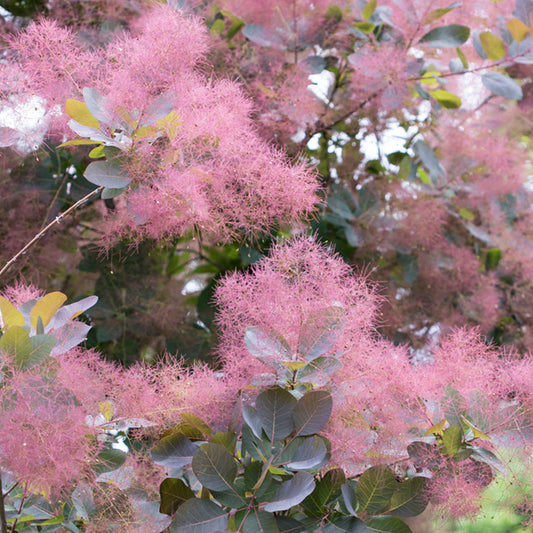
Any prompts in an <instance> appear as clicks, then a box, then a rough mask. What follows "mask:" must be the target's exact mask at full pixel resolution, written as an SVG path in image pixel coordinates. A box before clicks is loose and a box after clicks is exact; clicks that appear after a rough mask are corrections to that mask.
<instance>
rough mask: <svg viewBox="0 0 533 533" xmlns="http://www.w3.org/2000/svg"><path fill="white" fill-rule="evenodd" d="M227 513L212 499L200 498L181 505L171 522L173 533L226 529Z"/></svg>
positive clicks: (211, 532) (206, 532)
mask: <svg viewBox="0 0 533 533" xmlns="http://www.w3.org/2000/svg"><path fill="white" fill-rule="evenodd" d="M227 523H228V516H227V514H226V513H225V512H224V511H223V510H222V509H221V508H220V507H219V506H218V505H217V504H215V503H213V502H212V501H210V500H203V499H202V500H200V499H198V498H195V499H191V500H187V501H186V502H185V503H183V504H182V505H180V507H179V509H178V511H177V512H176V514H175V515H174V520H172V523H171V524H170V528H169V529H170V532H171V533H215V532H216V531H224V530H225V529H226V525H227Z"/></svg>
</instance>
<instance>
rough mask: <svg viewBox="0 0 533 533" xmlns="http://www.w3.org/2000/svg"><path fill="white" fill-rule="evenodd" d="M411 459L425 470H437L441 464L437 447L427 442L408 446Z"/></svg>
mask: <svg viewBox="0 0 533 533" xmlns="http://www.w3.org/2000/svg"><path fill="white" fill-rule="evenodd" d="M407 453H408V454H409V457H410V458H411V459H412V460H413V461H414V462H415V463H416V464H417V465H419V466H421V467H423V468H437V467H438V466H439V464H440V461H439V458H438V452H437V450H436V449H435V446H433V445H431V444H428V443H427V442H421V441H416V442H412V443H411V444H409V446H407Z"/></svg>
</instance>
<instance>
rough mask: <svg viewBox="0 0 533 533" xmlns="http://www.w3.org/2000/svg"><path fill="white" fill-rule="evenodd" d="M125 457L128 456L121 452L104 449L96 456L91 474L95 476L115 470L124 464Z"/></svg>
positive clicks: (113, 449)
mask: <svg viewBox="0 0 533 533" xmlns="http://www.w3.org/2000/svg"><path fill="white" fill-rule="evenodd" d="M127 456H128V454H127V453H126V452H123V451H122V450H117V449H115V448H106V449H105V450H102V451H101V452H100V453H99V454H98V456H97V461H98V462H97V463H96V464H95V465H94V466H93V468H92V469H93V472H94V473H95V474H102V473H104V472H111V471H112V470H116V469H117V468H120V467H121V466H122V465H123V464H124V462H125V461H126V457H127Z"/></svg>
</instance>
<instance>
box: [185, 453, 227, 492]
mask: <svg viewBox="0 0 533 533" xmlns="http://www.w3.org/2000/svg"><path fill="white" fill-rule="evenodd" d="M192 471H193V472H194V474H195V475H196V477H197V478H198V480H199V481H200V483H201V484H202V485H203V486H204V487H207V488H208V489H211V490H218V491H224V490H228V489H229V490H230V491H232V490H233V488H232V484H233V481H234V479H235V476H236V475H237V463H236V462H235V459H234V458H233V455H231V453H230V452H228V450H227V449H226V448H225V447H224V446H222V445H220V444H211V443H208V444H204V445H202V446H201V448H200V449H199V450H198V451H197V452H196V453H195V454H194V457H193V458H192Z"/></svg>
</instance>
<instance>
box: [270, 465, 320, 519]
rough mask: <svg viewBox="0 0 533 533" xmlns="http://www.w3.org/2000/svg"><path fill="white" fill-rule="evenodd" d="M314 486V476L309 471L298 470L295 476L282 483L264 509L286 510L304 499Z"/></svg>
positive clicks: (272, 510) (273, 510) (271, 510)
mask: <svg viewBox="0 0 533 533" xmlns="http://www.w3.org/2000/svg"><path fill="white" fill-rule="evenodd" d="M314 488H315V480H314V479H313V476H312V475H311V474H309V473H307V472H298V473H297V474H295V475H294V477H293V478H291V479H289V480H288V481H285V482H283V483H282V484H281V485H280V487H279V488H278V489H277V490H276V492H275V493H274V495H273V498H272V500H271V501H270V502H269V503H267V504H266V505H265V506H264V509H265V511H268V512H276V511H286V510H287V509H290V508H291V507H294V506H295V505H298V504H299V503H300V502H301V501H303V500H304V499H305V498H306V497H307V496H309V494H311V493H312V492H313V490H314Z"/></svg>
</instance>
